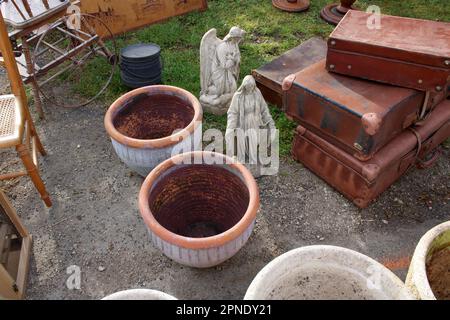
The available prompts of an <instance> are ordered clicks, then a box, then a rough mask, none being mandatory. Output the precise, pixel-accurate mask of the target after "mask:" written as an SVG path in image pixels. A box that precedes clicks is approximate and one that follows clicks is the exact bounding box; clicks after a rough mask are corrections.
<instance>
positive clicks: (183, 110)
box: [105, 85, 202, 176]
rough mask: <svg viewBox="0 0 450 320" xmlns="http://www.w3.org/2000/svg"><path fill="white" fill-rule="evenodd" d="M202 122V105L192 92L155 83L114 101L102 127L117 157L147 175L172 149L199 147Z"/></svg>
mask: <svg viewBox="0 0 450 320" xmlns="http://www.w3.org/2000/svg"><path fill="white" fill-rule="evenodd" d="M201 121H202V108H201V106H200V103H199V102H198V100H197V98H195V97H194V96H193V95H192V94H191V93H189V92H187V91H186V90H183V89H180V88H176V87H171V86H164V85H157V86H148V87H143V88H139V89H136V90H133V91H130V92H128V93H127V94H125V95H123V96H122V97H120V98H119V99H118V100H117V101H115V102H114V103H113V104H112V105H111V107H110V108H109V110H108V112H107V113H106V116H105V127H106V131H107V132H108V134H109V135H110V137H111V141H112V144H113V147H114V150H115V151H116V153H117V155H118V156H119V158H120V159H121V160H122V161H123V162H124V163H125V164H126V165H127V166H128V167H130V168H131V169H132V170H134V171H136V172H137V173H139V174H140V175H142V176H147V174H148V173H149V172H150V171H151V170H152V169H153V168H154V167H156V166H157V165H158V164H159V163H161V162H162V161H164V160H166V159H168V158H170V157H171V156H172V155H173V153H174V150H184V152H186V151H193V150H200V149H201V140H202V139H201V134H202V126H201ZM176 130H178V131H176ZM175 131H176V133H175ZM194 137H197V139H195V138H194Z"/></svg>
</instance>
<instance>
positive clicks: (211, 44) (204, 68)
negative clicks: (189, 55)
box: [200, 28, 222, 94]
mask: <svg viewBox="0 0 450 320" xmlns="http://www.w3.org/2000/svg"><path fill="white" fill-rule="evenodd" d="M221 42H222V40H220V39H219V38H217V30H216V29H214V28H213V29H211V30H209V31H208V32H207V33H205V35H204V36H203V38H202V42H201V44H200V85H201V88H202V91H201V94H203V93H205V92H206V90H207V89H208V85H209V80H210V78H211V69H212V61H213V59H214V55H215V54H216V48H217V46H218V45H219V44H220V43H221Z"/></svg>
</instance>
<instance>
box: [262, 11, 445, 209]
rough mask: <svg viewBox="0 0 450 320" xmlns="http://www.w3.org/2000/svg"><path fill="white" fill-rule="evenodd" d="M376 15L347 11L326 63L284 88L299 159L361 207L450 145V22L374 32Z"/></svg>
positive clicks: (387, 19)
mask: <svg viewBox="0 0 450 320" xmlns="http://www.w3.org/2000/svg"><path fill="white" fill-rule="evenodd" d="M369 17H370V14H367V13H364V12H360V11H349V12H348V13H347V15H346V16H345V17H344V19H343V20H342V21H341V22H340V24H339V25H338V26H337V27H336V29H335V30H334V31H333V33H332V34H331V36H330V39H329V40H328V50H327V54H326V59H322V60H320V61H318V62H315V61H311V63H310V65H309V66H307V67H304V68H302V69H301V70H293V71H294V73H292V74H290V75H288V76H287V77H286V78H285V79H284V80H283V82H282V84H281V86H282V90H283V102H282V108H283V110H284V111H285V112H286V114H287V115H288V116H289V117H290V118H292V119H293V120H295V121H296V122H297V123H298V124H299V126H298V128H297V130H296V134H295V138H294V142H293V147H292V154H293V156H294V158H295V159H296V160H298V161H299V162H301V163H303V164H304V165H305V166H306V167H307V168H309V169H310V170H312V171H313V172H314V173H316V174H317V175H318V176H320V177H321V178H323V179H324V180H325V181H327V182H328V183H329V184H330V185H332V186H333V187H334V188H336V189H337V190H339V191H340V192H341V193H343V194H344V195H345V196H346V197H348V198H349V199H351V200H352V201H353V202H354V203H355V204H356V205H357V206H358V207H361V208H364V207H367V206H368V205H369V203H370V202H371V201H373V200H374V199H375V198H376V197H377V196H378V195H380V194H381V193H382V192H383V191H384V190H386V189H387V188H388V187H389V186H390V185H391V184H392V183H394V182H395V181H396V180H397V179H398V178H399V177H401V176H402V175H403V174H404V173H405V172H406V171H407V170H408V169H409V168H411V167H412V166H419V167H422V168H425V167H428V166H430V165H431V164H432V163H433V162H434V161H435V160H436V159H437V158H438V156H439V153H440V152H439V145H440V144H441V143H442V142H443V141H445V140H446V139H447V138H448V137H450V100H446V97H447V94H448V85H449V83H450V24H449V23H443V22H434V21H425V20H418V19H410V18H401V17H393V16H385V15H383V16H382V17H381V28H380V29H369V28H368V27H367V20H368V18H369ZM256 73H260V72H258V71H257V72H256ZM257 81H258V77H257ZM263 83H264V81H261V79H260V80H259V85H260V86H261V87H267V85H262V84H263Z"/></svg>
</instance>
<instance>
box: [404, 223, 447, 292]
mask: <svg viewBox="0 0 450 320" xmlns="http://www.w3.org/2000/svg"><path fill="white" fill-rule="evenodd" d="M443 250H446V252H447V258H446V259H445V258H444V257H443V256H441V258H440V259H439V260H435V259H433V258H434V256H435V254H436V253H438V252H440V253H443V252H444V251H443ZM449 254H450V221H448V222H445V223H442V224H440V225H438V226H436V227H434V228H433V229H431V230H430V231H428V232H427V233H426V234H425V235H424V236H423V237H422V238H421V239H420V241H419V244H418V245H417V247H416V250H415V251H414V255H413V258H412V260H411V265H410V266H409V270H408V276H407V277H406V285H407V286H408V287H409V288H410V289H411V291H412V292H413V293H414V295H415V296H416V298H417V299H422V300H436V299H445V297H444V296H445V295H446V298H447V299H449V293H450V285H449V282H450V278H449V271H448V270H450V261H449ZM436 257H437V256H436ZM427 265H428V270H427ZM430 267H431V268H433V270H434V271H433V272H432V274H430V272H431V269H430ZM430 282H431V283H432V284H430ZM433 286H435V287H433ZM433 290H434V291H433Z"/></svg>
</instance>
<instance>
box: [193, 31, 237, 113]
mask: <svg viewBox="0 0 450 320" xmlns="http://www.w3.org/2000/svg"><path fill="white" fill-rule="evenodd" d="M244 35H245V31H244V30H242V29H240V28H238V27H232V28H231V29H230V32H229V33H228V35H226V36H225V38H224V39H223V40H220V39H219V38H217V30H216V29H211V30H209V31H208V32H207V33H205V35H204V36H203V39H202V42H201V45H200V80H201V81H200V82H201V92H200V102H201V104H202V107H203V109H204V110H205V111H206V112H209V113H213V114H216V115H222V114H225V113H226V112H227V110H228V107H229V105H230V101H231V99H232V97H233V94H234V93H235V92H236V89H237V82H238V79H239V72H240V63H241V53H240V51H239V43H240V42H241V41H242V39H243V37H244Z"/></svg>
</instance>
